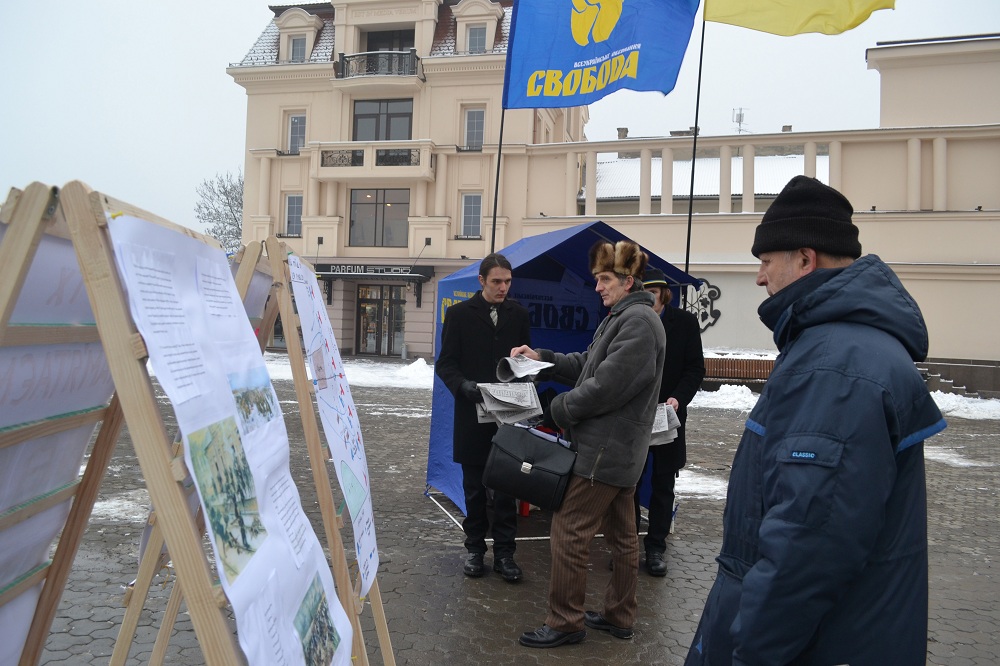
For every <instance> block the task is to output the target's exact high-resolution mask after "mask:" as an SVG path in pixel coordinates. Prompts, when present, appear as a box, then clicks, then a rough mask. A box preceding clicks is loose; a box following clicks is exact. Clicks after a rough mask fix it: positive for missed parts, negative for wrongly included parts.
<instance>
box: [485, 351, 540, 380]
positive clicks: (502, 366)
mask: <svg viewBox="0 0 1000 666" xmlns="http://www.w3.org/2000/svg"><path fill="white" fill-rule="evenodd" d="M552 365H553V364H552V363H546V362H545V361H532V360H531V359H530V358H528V357H527V356H525V355H524V354H518V355H517V356H508V357H505V358H502V359H500V362H499V363H497V379H499V380H500V381H502V382H512V381H514V380H515V379H520V378H522V377H529V376H531V377H533V376H535V375H537V374H538V373H539V372H540V371H542V370H544V369H545V368H551V367H552Z"/></svg>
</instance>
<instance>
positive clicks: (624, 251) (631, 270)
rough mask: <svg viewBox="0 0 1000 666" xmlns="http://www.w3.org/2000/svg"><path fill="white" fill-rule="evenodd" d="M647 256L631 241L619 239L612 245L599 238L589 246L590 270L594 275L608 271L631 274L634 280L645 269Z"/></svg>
mask: <svg viewBox="0 0 1000 666" xmlns="http://www.w3.org/2000/svg"><path fill="white" fill-rule="evenodd" d="M648 261H649V257H648V256H647V255H646V253H645V252H643V251H642V250H640V249H639V245H638V244H637V243H634V242H632V241H627V240H620V241H618V242H617V243H615V244H614V245H612V244H611V243H610V242H609V241H606V240H601V241H597V242H596V243H594V246H593V247H592V248H590V272H591V273H592V274H594V275H597V274H598V273H603V272H605V271H610V272H612V273H616V274H618V275H631V276H632V277H634V278H635V279H636V280H638V279H639V276H641V275H642V274H643V271H645V270H646V262H648Z"/></svg>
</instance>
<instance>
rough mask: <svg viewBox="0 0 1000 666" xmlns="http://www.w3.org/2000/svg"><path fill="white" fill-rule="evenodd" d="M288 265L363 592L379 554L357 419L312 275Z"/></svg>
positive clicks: (292, 260) (291, 259) (297, 264)
mask: <svg viewBox="0 0 1000 666" xmlns="http://www.w3.org/2000/svg"><path fill="white" fill-rule="evenodd" d="M288 268H289V273H290V275H291V282H292V293H293V294H294V296H295V306H296V308H298V312H299V323H300V327H301V330H302V343H303V345H304V347H305V350H306V358H307V359H308V362H309V369H310V372H311V373H312V378H313V384H314V388H315V391H316V404H317V405H318V407H319V416H320V421H321V422H322V423H323V433H324V434H325V435H326V442H327V447H328V448H329V450H330V456H331V458H332V460H333V463H334V468H335V469H336V472H337V481H339V482H340V489H341V491H342V492H343V493H344V500H345V501H346V502H347V509H348V512H349V513H350V515H351V524H352V526H353V528H354V530H353V531H354V553H355V556H356V557H357V560H358V570H359V572H360V574H361V594H362V596H364V595H366V594H368V590H369V588H371V585H372V582H374V580H375V574H376V572H377V571H378V562H379V559H378V548H377V544H376V543H375V518H374V514H373V512H372V498H371V484H370V481H369V477H368V458H367V457H366V456H365V446H364V439H363V438H362V435H361V422H360V421H359V420H358V410H357V408H356V407H355V405H354V398H352V397H351V386H350V384H348V383H347V376H346V375H345V374H344V362H343V360H342V359H341V356H340V349H339V348H338V347H337V340H336V338H334V335H333V327H332V326H330V318H329V317H328V316H327V313H326V306H325V305H324V303H323V298H322V292H321V291H320V288H319V283H318V282H317V281H316V275H315V274H313V273H311V272H309V271H306V270H304V269H303V266H302V262H301V261H299V258H298V256H296V255H294V254H290V255H288Z"/></svg>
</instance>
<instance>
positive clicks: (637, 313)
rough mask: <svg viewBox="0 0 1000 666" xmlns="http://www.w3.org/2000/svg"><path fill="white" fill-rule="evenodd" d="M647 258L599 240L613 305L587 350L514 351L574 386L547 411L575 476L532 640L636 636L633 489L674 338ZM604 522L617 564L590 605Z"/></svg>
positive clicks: (593, 256) (608, 302)
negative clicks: (594, 632)
mask: <svg viewBox="0 0 1000 666" xmlns="http://www.w3.org/2000/svg"><path fill="white" fill-rule="evenodd" d="M647 261H648V257H647V256H646V254H645V253H644V252H642V250H640V249H639V246H638V245H636V244H635V243H633V242H631V241H618V243H617V244H615V245H612V244H611V243H609V242H607V241H600V242H598V243H597V244H596V245H595V246H594V247H593V248H591V250H590V269H591V272H592V273H593V274H594V278H595V280H596V281H597V287H596V290H597V293H598V294H600V296H601V300H602V302H603V303H604V306H605V307H608V308H610V309H611V311H610V312H609V313H608V316H607V317H606V318H605V319H604V321H602V322H601V324H600V325H599V326H598V327H597V331H596V332H595V333H594V340H593V342H591V343H590V346H589V347H588V348H587V351H585V352H582V353H572V354H560V353H556V352H553V351H550V350H547V349H541V350H537V351H536V350H533V349H531V348H530V347H527V346H521V347H516V348H514V349H512V350H511V356H516V355H517V354H524V355H525V356H527V357H528V358H531V359H534V360H542V361H548V362H551V363H553V364H554V367H553V368H551V369H550V370H549V371H548V375H547V376H540V378H542V379H546V378H547V379H553V380H555V381H558V382H561V383H564V384H568V385H571V386H573V388H572V389H571V390H569V391H567V392H565V393H560V394H559V395H557V396H556V397H555V398H554V399H553V400H552V403H551V406H550V412H549V415H548V416H549V418H550V419H551V421H553V422H554V423H555V425H557V426H558V427H559V428H561V429H562V430H563V431H564V432H565V434H566V436H567V439H569V440H570V441H571V442H572V445H573V448H574V449H575V450H576V451H577V458H576V464H575V466H574V468H573V478H572V479H571V480H570V482H569V485H568V487H567V489H566V495H565V497H564V498H563V503H562V506H561V507H560V508H559V510H558V511H556V512H555V514H554V515H553V517H552V528H551V533H550V535H551V549H552V576H551V579H550V581H549V612H548V616H547V617H546V619H545V624H544V625H542V627H541V628H539V629H536V630H534V631H528V632H525V633H524V634H522V635H521V637H520V639H519V641H520V643H521V645H525V646H527V647H536V648H549V647H557V646H559V645H564V644H568V643H578V642H580V641H582V640H583V639H584V638H585V637H586V635H587V632H586V630H585V629H584V626H587V627H590V628H592V629H598V630H600V631H607V632H609V633H610V634H611V635H612V636H614V637H616V638H623V639H628V638H632V636H633V631H632V625H633V624H634V622H635V616H636V610H637V605H636V597H635V593H636V586H637V584H638V568H637V567H636V562H637V561H638V553H639V546H638V538H637V536H636V533H635V515H634V507H633V500H632V498H633V494H634V493H635V484H636V482H638V480H639V476H640V475H641V474H642V466H643V463H644V462H645V460H646V454H647V452H648V450H649V437H650V433H651V431H652V426H653V420H654V417H655V412H656V399H657V395H658V392H659V388H660V379H661V376H662V373H663V357H664V349H665V345H666V343H665V336H664V333H663V325H662V324H661V323H660V319H659V317H657V315H656V313H655V312H654V311H653V296H652V294H649V293H646V292H644V291H642V282H641V281H640V279H639V276H641V275H642V274H643V272H644V271H645V269H646V263H647ZM602 524H604V525H605V535H604V536H605V540H606V541H607V543H608V544H609V545H610V547H611V549H612V559H613V562H614V572H613V574H612V576H611V580H610V581H609V583H608V586H607V588H606V589H605V593H604V608H603V609H602V610H601V611H585V610H584V601H585V597H586V592H587V562H588V560H589V555H590V543H591V541H592V540H593V538H594V536H595V535H596V534H597V532H598V530H599V529H600V528H601V525H602Z"/></svg>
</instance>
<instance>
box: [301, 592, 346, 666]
mask: <svg viewBox="0 0 1000 666" xmlns="http://www.w3.org/2000/svg"><path fill="white" fill-rule="evenodd" d="M295 632H296V633H297V634H298V635H299V640H300V641H301V642H302V652H303V654H305V658H306V663H307V664H329V663H330V662H332V661H333V657H334V654H335V653H336V652H337V646H338V645H340V634H338V633H337V628H336V627H335V626H333V618H332V617H331V616H330V604H329V602H328V601H327V599H326V593H325V592H324V591H323V584H322V583H321V582H320V580H319V576H313V579H312V583H311V584H310V585H309V589H308V590H307V591H306V595H305V597H304V598H303V599H302V604H301V605H300V606H299V610H298V612H297V613H295Z"/></svg>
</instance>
